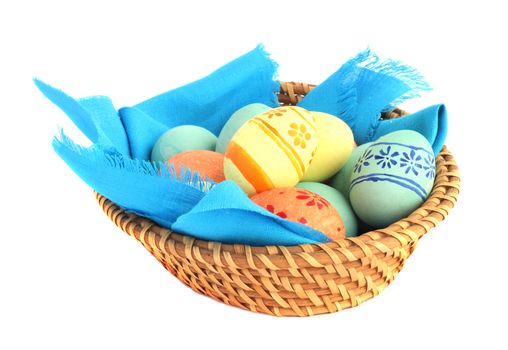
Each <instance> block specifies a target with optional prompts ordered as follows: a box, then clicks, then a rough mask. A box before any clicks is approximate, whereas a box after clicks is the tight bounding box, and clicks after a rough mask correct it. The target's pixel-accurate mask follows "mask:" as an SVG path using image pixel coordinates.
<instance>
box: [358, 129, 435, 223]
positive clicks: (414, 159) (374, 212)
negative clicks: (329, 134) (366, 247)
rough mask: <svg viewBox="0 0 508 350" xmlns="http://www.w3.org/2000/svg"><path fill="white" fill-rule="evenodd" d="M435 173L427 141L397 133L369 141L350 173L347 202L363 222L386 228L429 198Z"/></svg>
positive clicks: (412, 134) (408, 132) (413, 134)
mask: <svg viewBox="0 0 508 350" xmlns="http://www.w3.org/2000/svg"><path fill="white" fill-rule="evenodd" d="M435 173H436V168H435V158H434V152H433V151H432V146H431V145H430V143H429V142H428V141H427V139H426V138H425V137H424V136H423V135H421V134H420V133H418V132H416V131H412V130H399V131H395V132H392V133H390V134H387V135H385V136H383V137H380V138H379V139H378V140H376V141H374V142H372V144H370V145H369V147H367V148H366V149H365V151H364V152H363V154H362V156H361V157H360V158H359V159H358V161H357V162H356V164H355V166H354V168H353V172H352V174H351V184H350V192H349V199H350V201H351V206H352V207H353V209H354V211H355V213H356V215H358V217H359V218H360V219H361V220H362V221H364V222H365V223H367V224H369V225H371V226H373V227H376V228H382V227H386V226H388V225H390V224H392V223H394V222H395V221H397V220H400V219H402V218H404V217H406V216H408V215H409V214H411V213H412V212H413V211H414V210H415V209H417V208H418V207H419V206H420V205H421V204H422V203H423V202H424V201H425V200H426V199H427V196H428V195H429V193H430V191H431V190H432V186H433V184H434V177H435Z"/></svg>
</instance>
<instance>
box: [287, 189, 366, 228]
mask: <svg viewBox="0 0 508 350" xmlns="http://www.w3.org/2000/svg"><path fill="white" fill-rule="evenodd" d="M296 187H299V188H303V189H306V190H309V191H311V192H314V193H316V194H318V195H320V196H321V197H323V198H324V199H326V200H327V201H328V202H330V204H331V205H332V206H333V207H334V208H335V210H337V212H338V213H339V215H340V217H341V218H342V222H344V227H345V228H346V237H355V236H356V235H357V234H358V220H357V218H356V215H355V213H354V211H353V209H352V208H351V205H350V204H349V201H348V200H347V199H346V197H344V195H342V193H340V192H339V191H337V190H336V189H335V188H333V187H331V186H328V185H325V184H322V183H320V182H300V183H298V184H297V185H296Z"/></svg>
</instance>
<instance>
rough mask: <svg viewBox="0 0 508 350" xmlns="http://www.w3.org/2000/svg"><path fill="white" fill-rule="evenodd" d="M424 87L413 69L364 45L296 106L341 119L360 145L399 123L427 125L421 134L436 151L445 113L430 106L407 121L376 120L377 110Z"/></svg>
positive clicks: (401, 126) (426, 87)
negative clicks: (432, 109) (364, 48)
mask: <svg viewBox="0 0 508 350" xmlns="http://www.w3.org/2000/svg"><path fill="white" fill-rule="evenodd" d="M427 90H430V87H429V85H428V84H427V82H426V81H425V79H424V78H423V77H422V76H421V75H420V73H418V71H417V70H415V69H414V68H411V67H409V66H407V65H404V64H402V63H401V62H398V61H394V60H386V61H381V60H380V59H379V57H378V56H376V55H375V54H374V53H373V52H371V51H370V50H369V49H367V50H365V51H363V52H361V53H359V54H358V55H357V56H355V57H354V58H352V59H350V60H349V61H348V62H346V63H345V64H344V65H342V66H341V68H340V69H339V70H338V71H336V72H335V73H334V74H332V75H331V76H330V77H329V78H327V79H326V80H325V81H324V82H323V83H321V84H320V85H318V86H317V87H316V88H314V89H313V90H312V91H310V92H309V93H308V94H307V95H306V96H305V97H304V98H303V99H302V101H300V103H299V104H298V105H299V106H300V107H303V108H306V109H308V110H311V111H319V112H325V113H329V114H332V115H335V116H337V117H339V118H341V119H342V120H344V121H345V122H346V123H347V124H348V125H349V127H350V128H351V129H352V131H353V134H354V137H355V141H356V142H357V143H358V144H359V145H361V144H364V143H367V142H371V141H374V140H376V139H377V138H378V137H379V136H383V135H385V134H387V133H390V132H393V131H396V130H401V129H404V128H406V129H411V130H415V131H419V132H420V130H425V129H427V128H431V129H432V130H425V131H428V132H424V133H423V134H424V135H425V136H426V137H428V139H429V142H430V143H431V144H432V145H433V148H434V150H435V152H439V150H440V149H441V147H442V145H443V142H444V139H445V138H446V133H447V128H446V113H443V112H440V113H437V114H434V115H431V114H432V113H435V112H436V111H430V110H429V111H425V112H423V113H415V114H414V115H413V117H412V118H411V119H410V120H407V121H402V120H403V119H405V118H406V117H403V118H400V120H397V121H393V122H389V123H387V122H384V121H381V113H382V112H386V111H391V110H393V109H394V108H395V107H396V106H397V105H399V104H400V103H402V102H404V101H405V100H407V99H410V98H414V97H417V96H419V94H420V93H421V92H423V91H427ZM436 121H437V124H436ZM425 124H429V125H430V126H427V125H425ZM434 125H438V126H439V127H434ZM434 143H435V144H434ZM436 150H437V151H436ZM436 154H437V153H436Z"/></svg>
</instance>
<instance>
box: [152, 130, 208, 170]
mask: <svg viewBox="0 0 508 350" xmlns="http://www.w3.org/2000/svg"><path fill="white" fill-rule="evenodd" d="M216 143H217V137H216V136H215V135H214V134H212V133H211V132H210V131H208V130H206V129H205V128H202V127H199V126H195V125H181V126H177V127H174V128H172V129H169V130H168V131H166V132H165V133H164V134H162V136H161V137H159V139H158V140H157V142H156V143H155V145H154V146H153V149H152V156H151V159H152V161H153V162H165V161H166V160H168V159H169V158H171V157H173V156H174V155H176V154H178V153H182V152H186V151H193V150H208V151H213V150H215V144H216Z"/></svg>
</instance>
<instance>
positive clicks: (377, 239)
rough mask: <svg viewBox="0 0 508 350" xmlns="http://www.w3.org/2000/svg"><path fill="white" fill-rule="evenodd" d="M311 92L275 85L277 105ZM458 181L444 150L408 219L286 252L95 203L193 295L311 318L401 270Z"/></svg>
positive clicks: (378, 287)
mask: <svg viewBox="0 0 508 350" xmlns="http://www.w3.org/2000/svg"><path fill="white" fill-rule="evenodd" d="M312 88H313V86H312V85H308V84H303V83H281V92H280V94H279V101H280V102H281V103H282V104H296V103H297V102H298V101H299V100H301V98H302V97H303V96H304V95H305V94H306V93H308V92H309V91H310V90H311V89H312ZM402 113H403V112H401V111H400V110H399V111H395V113H393V112H392V113H391V115H387V116H385V117H388V118H390V117H397V116H400V114H402ZM459 181H460V179H459V172H458V168H457V164H456V162H455V160H454V159H453V156H452V155H451V153H450V152H449V151H448V150H447V149H446V147H444V148H443V150H442V151H441V153H440V154H439V155H438V157H437V159H436V181H435V184H434V187H433V189H432V193H431V194H430V196H429V198H428V199H427V201H426V202H425V203H424V204H423V205H422V206H421V207H420V208H418V209H417V210H415V211H414V212H413V213H412V214H411V215H410V216H409V217H407V218H405V219H403V220H400V221H398V222H396V223H394V224H392V225H390V226H389V227H388V228H385V229H380V230H375V231H371V232H367V233H364V234H363V235H361V236H359V237H355V238H347V239H344V240H339V241H334V242H330V243H323V244H304V245H298V246H291V247H286V246H264V247H253V246H248V245H241V244H223V243H219V242H208V241H202V240H198V239H195V238H192V237H189V236H185V235H181V234H178V233H175V232H172V231H170V230H168V229H165V228H162V227H160V226H158V225H157V224H155V223H154V222H152V221H150V220H148V219H145V218H142V217H139V216H137V215H134V214H130V213H126V212H125V211H124V210H123V209H122V208H120V207H118V206H117V205H115V204H114V203H113V202H111V201H109V200H108V199H106V198H105V197H103V196H102V195H100V194H98V193H96V198H97V200H98V202H99V204H100V206H101V207H102V209H103V210H104V212H105V213H106V214H107V215H108V217H109V218H110V219H111V220H112V221H113V222H114V223H115V224H116V225H117V226H118V227H120V228H121V229H122V230H123V231H125V232H126V233H128V234H129V235H131V236H132V237H134V238H135V239H137V240H138V241H139V242H141V244H143V245H144V246H145V248H146V249H147V250H148V251H150V253H152V255H153V256H155V257H156V258H157V260H159V261H160V262H161V263H162V264H163V265H164V267H165V268H166V269H167V270H168V271H169V272H171V273H172V274H173V275H175V276H176V277H177V278H178V279H179V280H180V281H182V282H183V283H185V284H186V285H188V286H190V287H191V288H192V289H193V290H195V291H196V292H198V293H201V294H204V295H207V296H210V297H212V298H213V299H216V300H219V301H221V302H223V303H225V304H229V305H233V306H237V307H239V308H242V309H246V310H250V311H254V312H260V313H266V314H269V315H276V316H310V315H317V314H323V313H329V312H336V311H340V310H343V309H346V308H349V307H353V306H357V305H358V304H360V303H362V302H364V301H365V300H368V299H370V298H372V297H374V296H376V295H378V294H379V292H381V291H382V290H383V289H384V288H385V287H386V286H387V285H388V284H390V282H391V281H392V280H393V279H394V278H395V276H396V275H397V273H398V272H399V271H400V270H401V269H402V267H403V266H404V263H405V261H406V259H407V258H408V257H409V255H411V253H412V252H413V250H414V249H415V247H416V244H417V243H418V240H419V239H420V238H421V237H422V236H423V235H424V234H425V233H426V232H427V231H429V230H430V229H431V228H433V227H434V226H436V225H437V224H438V223H439V222H440V221H441V220H443V219H444V218H445V217H446V216H447V215H448V212H449V211H450V209H451V208H452V207H453V206H454V204H455V201H456V200H457V195H458V193H459ZM217 225H218V226H220V220H217Z"/></svg>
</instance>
